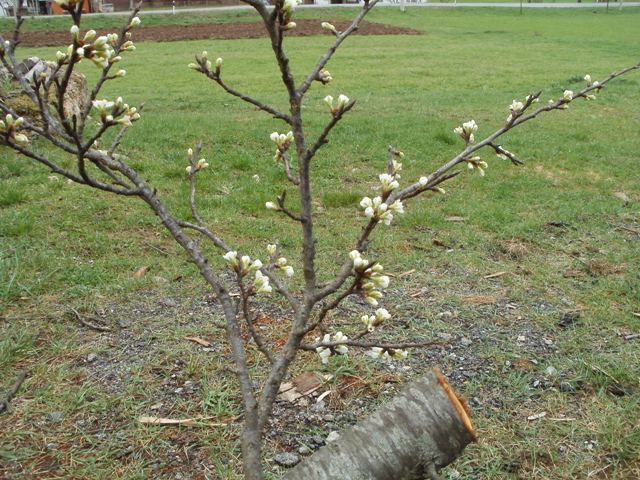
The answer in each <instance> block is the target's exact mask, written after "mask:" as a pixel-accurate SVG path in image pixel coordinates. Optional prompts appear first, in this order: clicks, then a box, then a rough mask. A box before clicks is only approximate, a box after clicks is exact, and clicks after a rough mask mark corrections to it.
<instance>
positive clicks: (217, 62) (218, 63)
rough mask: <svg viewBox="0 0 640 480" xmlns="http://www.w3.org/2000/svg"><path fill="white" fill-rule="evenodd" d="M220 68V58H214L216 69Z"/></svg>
mask: <svg viewBox="0 0 640 480" xmlns="http://www.w3.org/2000/svg"><path fill="white" fill-rule="evenodd" d="M221 66H222V57H218V58H216V68H220V67H221Z"/></svg>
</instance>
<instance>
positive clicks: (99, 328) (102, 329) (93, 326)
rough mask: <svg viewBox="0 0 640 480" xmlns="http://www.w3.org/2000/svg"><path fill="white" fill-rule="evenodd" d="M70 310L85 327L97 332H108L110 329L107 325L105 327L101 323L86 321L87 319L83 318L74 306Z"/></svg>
mask: <svg viewBox="0 0 640 480" xmlns="http://www.w3.org/2000/svg"><path fill="white" fill-rule="evenodd" d="M71 311H72V312H73V314H74V315H75V317H76V319H77V320H78V321H79V322H80V323H81V324H82V325H84V326H85V327H88V328H90V329H92V330H97V331H98V332H110V331H111V329H110V328H109V327H105V326H103V325H97V324H95V323H91V322H90V321H88V320H87V319H85V318H84V317H83V316H82V315H80V312H78V311H77V310H76V309H75V308H71Z"/></svg>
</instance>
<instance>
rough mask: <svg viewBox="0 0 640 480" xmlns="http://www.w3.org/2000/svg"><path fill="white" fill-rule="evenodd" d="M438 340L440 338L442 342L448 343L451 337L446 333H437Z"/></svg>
mask: <svg viewBox="0 0 640 480" xmlns="http://www.w3.org/2000/svg"><path fill="white" fill-rule="evenodd" d="M438 338H440V339H441V340H444V341H445V342H448V341H450V340H451V339H452V338H453V335H451V334H450V333H446V332H438Z"/></svg>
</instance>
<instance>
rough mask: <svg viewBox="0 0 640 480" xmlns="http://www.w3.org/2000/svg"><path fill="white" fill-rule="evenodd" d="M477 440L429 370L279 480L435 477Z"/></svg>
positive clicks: (464, 410)
mask: <svg viewBox="0 0 640 480" xmlns="http://www.w3.org/2000/svg"><path fill="white" fill-rule="evenodd" d="M476 440H477V436H476V433H475V430H474V428H473V425H472V424H471V419H470V418H469V409H468V407H467V405H466V403H465V402H464V400H463V399H462V397H459V396H458V395H456V393H455V392H454V391H453V388H452V387H451V385H449V382H447V380H446V379H445V378H444V376H443V375H442V373H440V371H439V370H433V371H431V372H429V373H428V374H426V375H424V376H423V377H420V378H419V379H418V380H416V381H414V382H412V383H411V384H409V385H408V386H407V387H405V389H404V390H403V391H402V392H401V393H400V394H399V395H398V396H396V397H395V398H394V399H392V400H391V401H390V402H389V403H388V404H386V405H384V406H382V407H381V408H380V409H378V410H377V411H376V412H375V413H373V414H372V415H371V416H369V417H368V418H366V419H365V420H363V421H361V422H359V423H358V424H356V425H355V426H353V427H352V428H351V429H349V430H348V431H346V432H344V433H342V435H341V436H340V438H339V439H337V440H336V441H335V442H333V443H331V444H329V445H327V446H325V447H323V448H321V449H320V450H318V451H317V452H316V453H315V454H313V455H312V456H311V457H309V458H308V459H306V460H305V461H304V462H302V463H300V464H299V465H298V466H296V467H295V468H294V469H292V470H291V471H290V472H288V473H287V474H286V475H285V476H284V479H285V480H309V479H313V480H330V479H340V480H374V479H375V480H389V479H394V480H410V479H424V478H438V476H437V474H436V472H437V471H438V470H440V469H441V468H443V467H445V466H446V465H448V464H450V463H451V462H453V461H454V460H455V459H456V458H457V457H458V456H459V455H460V454H461V453H462V451H463V450H464V448H465V447H466V446H467V445H468V444H469V443H471V442H475V441H476Z"/></svg>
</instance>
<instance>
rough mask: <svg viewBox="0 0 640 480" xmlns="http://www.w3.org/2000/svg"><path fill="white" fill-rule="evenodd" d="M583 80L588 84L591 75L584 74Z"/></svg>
mask: <svg viewBox="0 0 640 480" xmlns="http://www.w3.org/2000/svg"><path fill="white" fill-rule="evenodd" d="M584 80H585V82H587V83H588V84H589V85H591V75H589V74H588V73H587V74H586V75H585V76H584Z"/></svg>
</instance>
